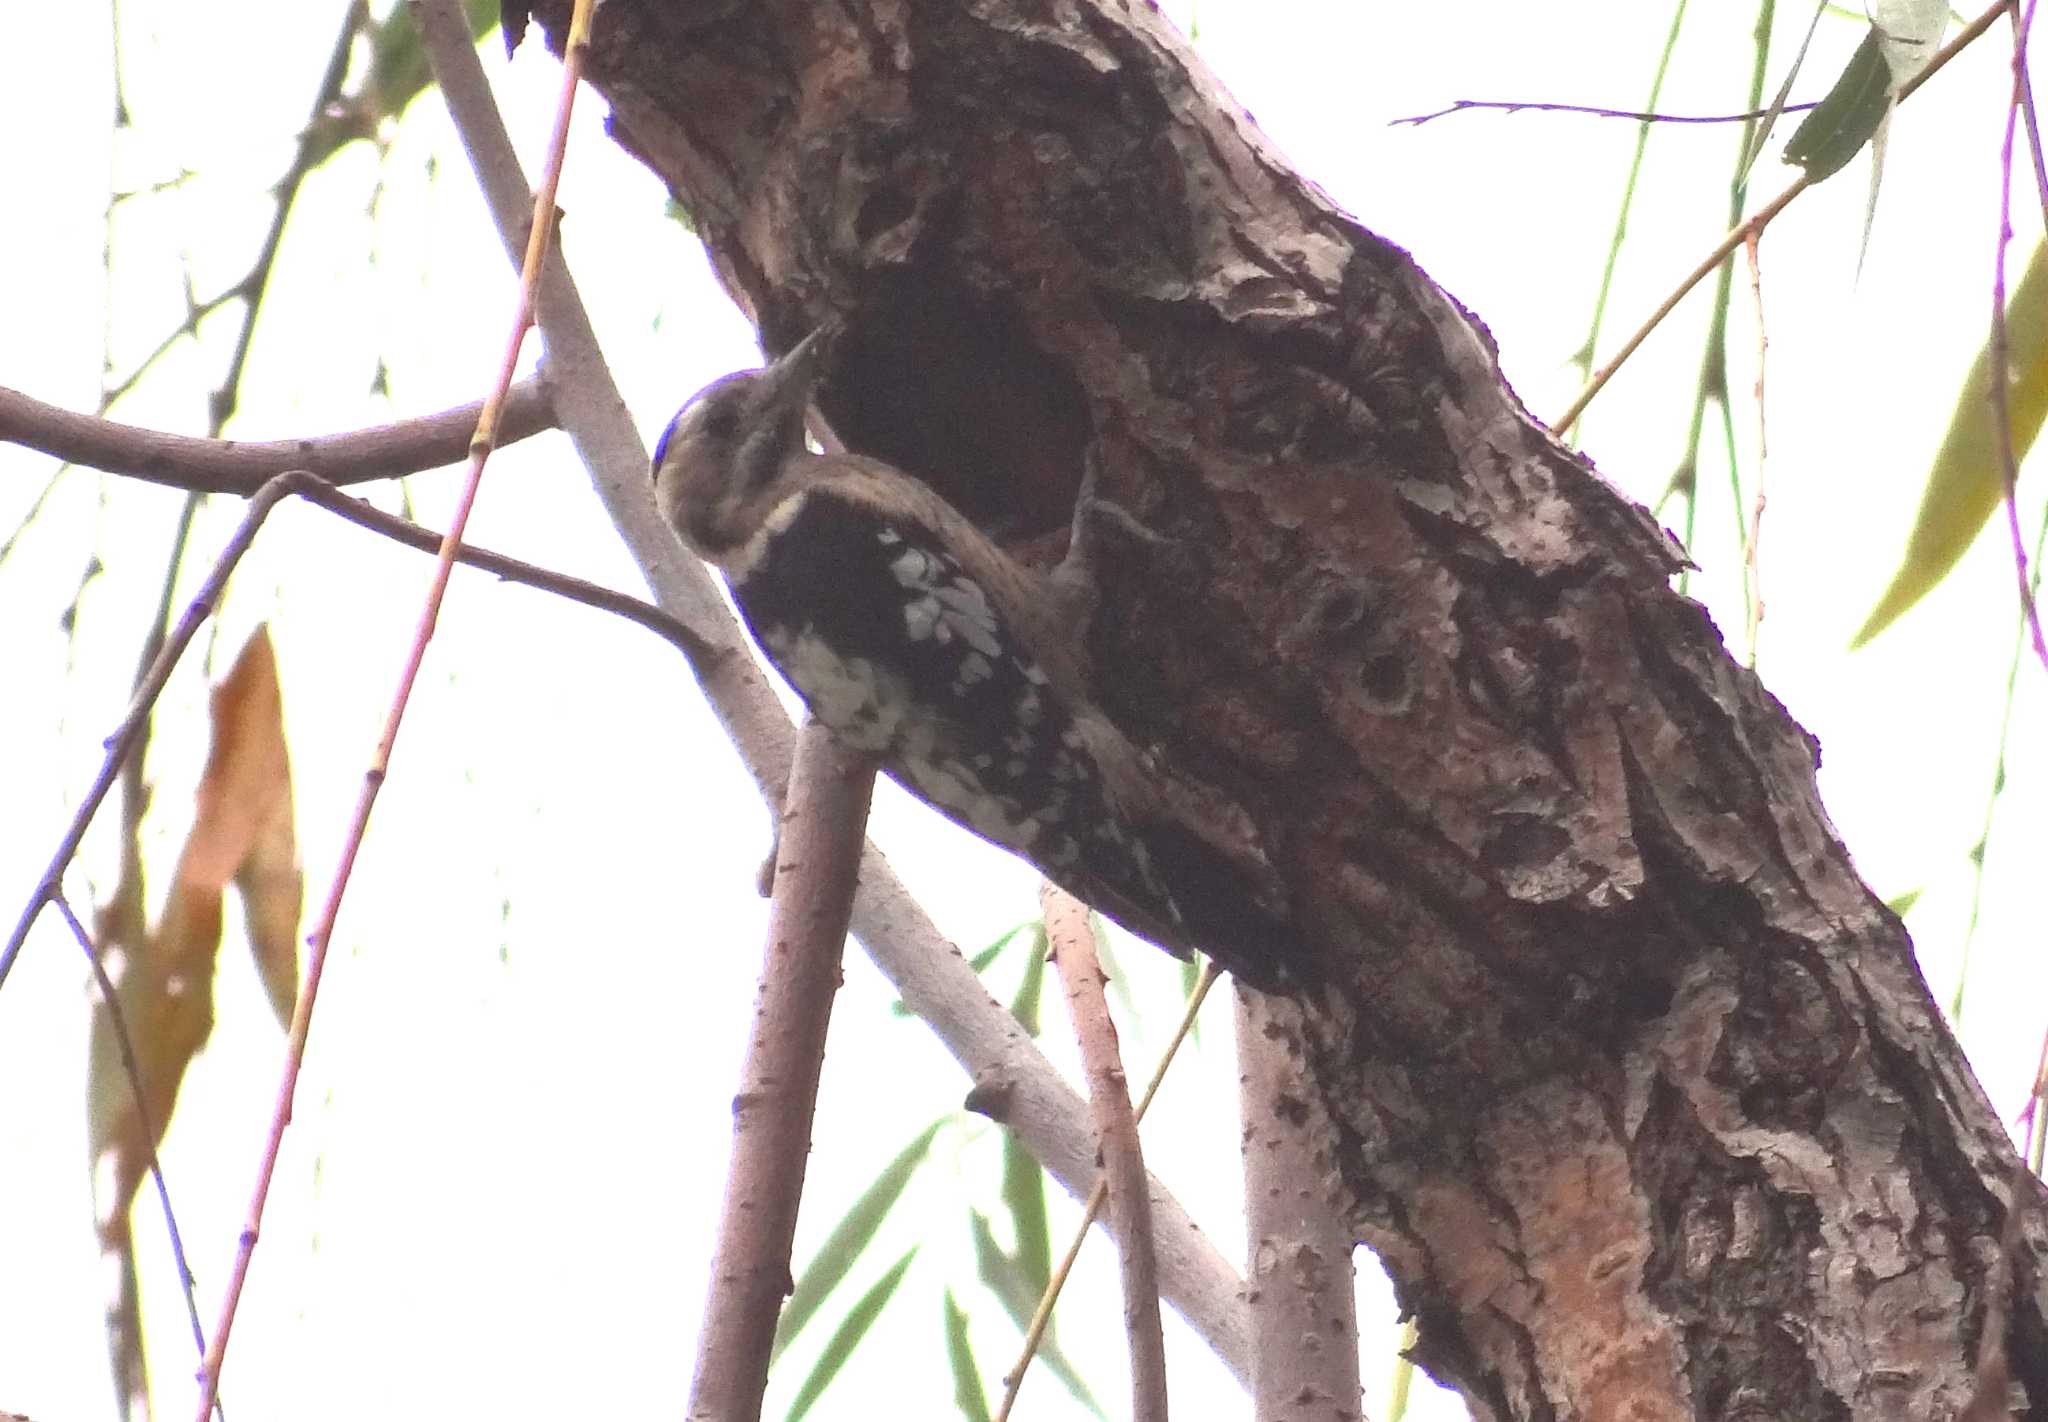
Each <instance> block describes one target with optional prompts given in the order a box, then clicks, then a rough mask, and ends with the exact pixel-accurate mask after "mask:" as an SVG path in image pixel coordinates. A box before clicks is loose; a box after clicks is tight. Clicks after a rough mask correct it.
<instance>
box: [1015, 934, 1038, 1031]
mask: <svg viewBox="0 0 2048 1422" xmlns="http://www.w3.org/2000/svg"><path fill="white" fill-rule="evenodd" d="M1022 927H1023V928H1028V929H1029V930H1030V931H1031V955H1030V956H1029V957H1028V958H1026V959H1025V960H1024V980H1023V981H1022V982H1020V983H1019V984H1018V985H1017V995H1016V996H1015V997H1013V998H1011V999H1010V1015H1011V1016H1012V1017H1014V1018H1016V1019H1017V1025H1018V1026H1020V1027H1022V1028H1023V1029H1024V1030H1025V1031H1026V1032H1028V1033H1030V1034H1031V1035H1032V1036H1034V1037H1036V1036H1037V1035H1038V1027H1039V1021H1038V1009H1039V1004H1040V1002H1041V1001H1042V1000H1043V999H1044V996H1045V945H1046V939H1045V923H1044V921H1043V920H1036V919H1035V920H1033V921H1032V922H1030V923H1027V924H1024V925H1022Z"/></svg>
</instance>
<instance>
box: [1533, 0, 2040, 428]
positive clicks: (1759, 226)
mask: <svg viewBox="0 0 2048 1422" xmlns="http://www.w3.org/2000/svg"><path fill="white" fill-rule="evenodd" d="M2006 3H2007V0H1998V3H1997V4H1995V5H1993V6H1992V7H1991V8H1990V9H1989V10H1986V11H1985V12H1984V13H1983V14H1981V15H1979V16H1978V17H1977V18H1976V19H1974V20H1972V21H1970V23H1969V24H1967V25H1965V26H1963V28H1962V30H1961V31H1960V32H1958V34H1957V35H1956V37H1955V38H1954V39H1953V40H1951V41H1950V42H1949V43H1948V44H1947V45H1945V46H1943V48H1942V51H1941V53H1939V54H1937V55H1935V56H1934V58H1933V59H1931V60H1929V61H1928V63H1927V67H1926V68H1925V69H1923V70H1921V71H1920V72H1919V73H1918V74H1916V75H1914V76H1913V77H1912V78H1911V79H1909V80H1907V81H1906V82H1905V83H1904V84H1903V85H1901V86H1900V88H1899V102H1901V103H1904V102H1905V101H1906V100H1907V99H1908V98H1910V97H1911V96H1912V95H1913V94H1914V93H1915V92H1916V91H1917V90H1918V89H1919V88H1920V86H1921V85H1923V84H1925V83H1926V82H1927V81H1928V80H1929V79H1932V78H1933V77H1934V76H1935V75H1936V74H1938V73H1940V72H1941V70H1942V68H1943V66H1945V65H1946V64H1947V63H1948V62H1949V60H1951V59H1953V58H1954V57H1955V56H1956V55H1958V54H1960V53H1961V52H1962V51H1963V50H1964V49H1966V48H1967V47H1968V46H1969V45H1970V44H1971V43H1972V42H1974V41H1975V40H1976V39H1977V37H1978V36H1980V35H1982V34H1983V33H1984V31H1986V30H1987V29H1989V28H1991V25H1992V24H1993V22H1994V21H1996V20H1997V19H1998V17H1999V16H2000V15H2001V14H2003V13H2004V11H2005V7H2006ZM1813 182H1814V180H1813V179H1811V178H1809V177H1806V176H1804V175H1801V176H1800V177H1799V178H1798V179H1797V180H1795V181H1794V182H1793V183H1792V184H1791V186H1789V187H1787V188H1786V189H1785V190H1784V191H1783V192H1781V193H1779V194H1778V195H1777V196H1776V197H1774V198H1772V199H1771V200H1770V201H1769V202H1767V203H1765V204H1764V205H1763V206H1762V207H1760V208H1758V209H1757V210H1756V211H1755V212H1753V213H1751V214H1750V215H1749V217H1747V218H1746V219H1744V220H1743V221H1742V222H1740V223H1738V224H1736V226H1735V228H1734V229H1733V230H1732V231H1730V232H1729V233H1728V235H1727V236H1725V237H1723V238H1722V239H1721V240H1720V241H1719V242H1716V243H1715V244H1714V249H1713V250H1712V251H1711V252H1709V253H1708V254H1707V256H1706V257H1705V259H1703V260H1702V261H1701V262H1700V264H1699V265H1698V266H1696V267H1694V268H1693V269H1692V270H1691V271H1690V272H1688V273H1686V275H1685V277H1684V278H1683V279H1682V280H1681V281H1680V282H1679V283H1678V285H1677V286H1676V287H1675V288H1673V289H1672V291H1671V294H1670V295H1668V296H1666V297H1665V298H1664V300H1663V301H1662V302H1660V303H1658V306H1657V309H1656V310H1655V311H1653V312H1651V313H1650V315H1649V318H1648V319H1647V320H1645V321H1644V322H1643V324H1642V325H1641V326H1639V327H1637V328H1636V331H1635V333H1634V334H1633V335H1631V336H1630V337H1629V338H1628V339H1627V340H1626V341H1624V342H1622V344H1621V348H1620V349H1619V350H1617V351H1616V352H1615V353H1614V355H1613V356H1612V357H1611V358H1610V359H1609V360H1608V362H1607V363H1606V364H1605V365H1603V366H1601V367H1600V368H1599V369H1598V370H1596V371H1594V372H1593V374H1592V375H1591V376H1590V377H1588V379H1587V381H1586V384H1585V388H1584V389H1582V390H1580V391H1579V393H1578V394H1577V395H1575V396H1573V397H1572V401H1571V403H1570V404H1568V405H1566V406H1565V407H1564V409H1563V410H1561V411H1559V412H1558V415H1557V417H1556V418H1555V419H1553V420H1552V421H1551V422H1550V427H1551V428H1552V429H1555V430H1562V429H1569V428H1570V427H1571V424H1572V421H1574V420H1576V419H1578V417H1579V416H1580V415H1581V414H1583V413H1584V412H1585V409H1586V406H1588V405H1590V404H1591V403H1592V402H1593V397H1594V396H1595V395H1598V394H1599V393H1600V391H1601V390H1602V389H1603V388H1605V386H1606V384H1607V382H1608V381H1610V380H1612V379H1613V378H1614V373H1615V372H1616V371H1617V370H1619V369H1621V367H1622V365H1623V363H1624V362H1626V361H1627V360H1628V358H1629V357H1630V356H1632V355H1634V354H1635V353H1636V349H1637V347H1639V346H1641V345H1642V343H1643V342H1644V341H1646V340H1648V339H1649V336H1650V333H1651V332H1652V331H1654V330H1656V329H1657V327H1658V326H1660V325H1662V324H1663V321H1664V318H1665V317H1666V316H1669V315H1670V314H1671V313H1672V312H1673V311H1675V310H1677V309H1678V303H1679V302H1681V301H1683V300H1685V298H1686V297H1687V295H1689V294H1690V293H1691V291H1692V289H1693V288H1694V287H1696V286H1698V285H1699V284H1700V283H1701V282H1702V281H1704V280H1705V279H1706V278H1707V277H1708V276H1709V275H1711V274H1712V273H1713V271H1714V269H1715V268H1717V267H1719V266H1720V265H1721V263H1722V262H1724V261H1726V260H1727V259H1728V257H1729V255H1730V254H1731V253H1733V252H1734V250H1735V249H1736V248H1737V247H1739V246H1741V245H1742V243H1743V242H1744V241H1746V240H1748V238H1749V237H1751V236H1752V235H1759V234H1761V233H1762V232H1763V230H1764V229H1765V228H1766V227H1768V226H1770V225H1771V222H1772V220H1773V219H1775V218H1776V217H1777V215H1778V214H1779V213H1781V212H1783V211H1784V210H1785V209H1786V208H1787V207H1789V206H1791V204H1792V201H1793V199H1795V198H1797V197H1798V196H1799V195H1800V194H1801V193H1803V192H1805V191H1806V190H1807V189H1808V188H1810V187H1812V186H1813Z"/></svg>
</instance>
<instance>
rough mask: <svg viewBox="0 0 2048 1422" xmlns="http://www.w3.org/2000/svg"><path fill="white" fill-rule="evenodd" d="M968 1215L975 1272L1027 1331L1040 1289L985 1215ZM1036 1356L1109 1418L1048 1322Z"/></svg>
mask: <svg viewBox="0 0 2048 1422" xmlns="http://www.w3.org/2000/svg"><path fill="white" fill-rule="evenodd" d="M968 1215H969V1219H970V1222H971V1227H972V1229H973V1233H974V1268H975V1273H976V1274H977V1275H978V1276H979V1277H980V1279H981V1282H982V1283H983V1284H985V1285H986V1286H987V1287H988V1291H989V1292H990V1293H992V1294H994V1295H995V1296H996V1302H998V1303H1000V1304H1001V1305H1002V1306H1003V1312H1005V1313H1007V1314H1009V1315H1010V1321H1011V1322H1012V1323H1014V1324H1016V1325H1017V1331H1018V1332H1019V1333H1023V1332H1026V1331H1028V1330H1029V1329H1030V1327H1031V1315H1032V1314H1033V1313H1035V1312H1036V1311H1037V1309H1038V1298H1039V1293H1040V1292H1041V1291H1039V1290H1035V1289H1033V1288H1032V1287H1031V1285H1030V1283H1029V1282H1028V1281H1027V1280H1026V1279H1025V1277H1024V1272H1023V1270H1022V1269H1020V1268H1019V1267H1018V1265H1017V1262H1016V1261H1015V1260H1014V1259H1012V1258H1011V1257H1010V1256H1009V1255H1008V1254H1006V1253H1004V1252H1003V1247H1002V1246H1001V1245H1000V1244H998V1243H996V1237H995V1233H994V1231H992V1230H991V1229H990V1228H989V1227H988V1220H987V1218H986V1217H985V1216H983V1215H982V1214H981V1212H980V1211H978V1210H970V1211H969V1212H968ZM1038 1357H1039V1360H1040V1361H1041V1362H1043V1363H1044V1364H1045V1365H1046V1367H1047V1368H1049V1369H1051V1370H1052V1375H1053V1376H1054V1377H1056V1378H1058V1379H1059V1380H1060V1382H1061V1383H1062V1384H1063V1385H1064V1386H1065V1387H1066V1389H1067V1391H1068V1392H1069V1393H1071V1394H1073V1397H1074V1400H1075V1401H1076V1402H1078V1403H1080V1404H1081V1405H1082V1406H1083V1407H1085V1408H1087V1409H1088V1410H1089V1411H1090V1412H1092V1413H1094V1414H1095V1415H1096V1416H1097V1417H1100V1418H1102V1419H1103V1422H1109V1418H1108V1415H1107V1414H1106V1413H1104V1412H1103V1410H1102V1405H1101V1404H1100V1403H1098V1402H1096V1400H1095V1394H1094V1393H1092V1392H1090V1391H1089V1390H1088V1384H1087V1383H1085V1382H1083V1381H1082V1380H1081V1373H1080V1370H1079V1369H1077V1368H1076V1367H1075V1366H1074V1365H1073V1364H1072V1363H1070V1362H1068V1361H1067V1356H1066V1354H1064V1353H1062V1352H1061V1351H1060V1345H1059V1343H1058V1342H1057V1341H1056V1340H1055V1339H1054V1337H1053V1330H1052V1327H1051V1325H1050V1324H1048V1325H1047V1326H1046V1330H1045V1333H1044V1336H1043V1337H1041V1338H1040V1339H1039V1343H1038Z"/></svg>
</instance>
